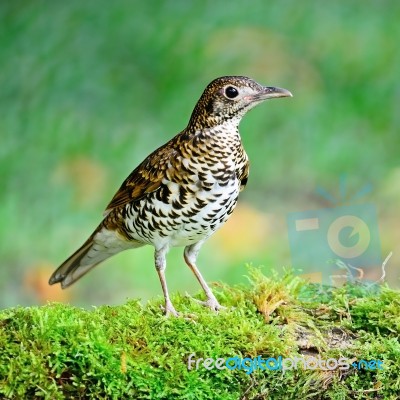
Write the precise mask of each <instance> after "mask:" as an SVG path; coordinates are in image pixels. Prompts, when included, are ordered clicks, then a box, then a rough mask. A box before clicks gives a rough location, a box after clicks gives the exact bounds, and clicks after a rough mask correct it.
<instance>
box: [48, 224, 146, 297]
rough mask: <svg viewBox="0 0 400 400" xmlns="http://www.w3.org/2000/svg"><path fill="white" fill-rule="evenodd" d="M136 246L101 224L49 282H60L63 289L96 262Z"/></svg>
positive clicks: (51, 283) (55, 272)
mask: <svg viewBox="0 0 400 400" xmlns="http://www.w3.org/2000/svg"><path fill="white" fill-rule="evenodd" d="M131 247H138V246H134V245H132V244H129V243H128V242H127V241H126V240H123V239H122V238H121V237H120V236H119V235H118V234H117V232H115V231H109V230H108V229H106V228H105V227H102V226H101V225H100V226H99V227H98V228H97V229H96V231H95V232H94V233H93V234H92V236H90V238H89V239H88V240H87V241H86V242H85V243H84V244H83V245H82V246H81V247H80V248H79V249H78V250H77V251H76V252H75V253H74V254H72V256H71V257H69V258H68V259H67V260H66V261H64V262H63V263H62V264H61V265H60V266H59V267H58V268H57V269H56V271H54V273H53V275H51V277H50V279H49V284H50V285H53V284H55V283H61V287H62V288H63V289H64V288H66V287H68V286H70V285H72V284H73V283H74V282H76V281H77V280H78V279H79V278H81V277H82V276H83V275H85V274H86V273H87V272H89V271H90V270H91V269H92V268H94V267H95V266H96V265H97V264H99V263H101V262H102V261H104V260H106V259H107V258H109V257H111V256H112V255H114V254H117V253H119V252H120V251H122V250H125V249H128V248H131Z"/></svg>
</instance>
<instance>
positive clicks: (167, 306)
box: [161, 302, 179, 317]
mask: <svg viewBox="0 0 400 400" xmlns="http://www.w3.org/2000/svg"><path fill="white" fill-rule="evenodd" d="M161 309H162V310H163V311H164V313H165V316H166V317H169V316H170V315H172V316H174V317H179V313H178V311H176V310H175V307H174V306H173V305H172V303H170V302H169V303H166V304H165V306H161Z"/></svg>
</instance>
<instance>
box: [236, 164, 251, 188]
mask: <svg viewBox="0 0 400 400" xmlns="http://www.w3.org/2000/svg"><path fill="white" fill-rule="evenodd" d="M238 172H239V173H238V174H237V177H238V179H239V180H240V191H242V190H243V189H244V188H245V187H246V185H247V180H248V179H249V172H250V164H249V162H247V163H246V164H245V166H244V168H243V169H241V170H239V171H238Z"/></svg>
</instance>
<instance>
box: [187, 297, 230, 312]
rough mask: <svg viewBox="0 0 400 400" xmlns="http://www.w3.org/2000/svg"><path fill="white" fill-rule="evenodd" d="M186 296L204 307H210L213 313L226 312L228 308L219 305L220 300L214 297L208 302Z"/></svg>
mask: <svg viewBox="0 0 400 400" xmlns="http://www.w3.org/2000/svg"><path fill="white" fill-rule="evenodd" d="M186 296H187V297H189V298H190V299H192V300H194V301H195V302H196V303H198V304H201V305H202V306H204V307H208V308H209V309H210V310H212V311H215V312H217V311H219V310H225V309H226V307H224V306H221V304H219V303H218V300H217V299H216V298H215V297H214V296H213V297H211V296H210V297H209V298H208V299H207V300H205V301H204V300H199V299H196V298H194V297H192V296H190V294H188V293H186Z"/></svg>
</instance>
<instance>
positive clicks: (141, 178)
mask: <svg viewBox="0 0 400 400" xmlns="http://www.w3.org/2000/svg"><path fill="white" fill-rule="evenodd" d="M174 139H175V138H173V139H172V140H170V141H169V142H168V143H166V144H165V145H164V146H161V147H160V148H158V149H157V150H155V151H154V152H153V153H152V154H150V155H149V156H148V157H147V158H146V159H145V160H144V161H143V162H142V163H141V164H140V165H139V166H138V167H137V168H135V169H134V170H133V171H132V173H131V174H130V175H129V176H128V177H127V178H126V179H125V181H124V183H123V184H122V185H121V187H120V188H119V190H118V191H117V193H116V194H115V195H114V197H113V199H112V200H111V202H110V204H109V205H108V206H107V209H106V211H105V212H104V215H107V214H108V213H109V212H110V211H111V210H113V209H114V208H116V207H122V206H124V205H125V204H128V203H130V202H132V201H137V200H139V199H141V198H142V197H143V196H145V195H146V194H147V193H151V192H154V191H155V190H157V189H158V188H159V187H160V185H161V182H162V180H163V178H164V177H165V176H166V173H167V170H168V168H169V165H170V164H169V161H170V160H171V159H173V157H174V156H175V155H176V150H175V143H174V142H175V140H174Z"/></svg>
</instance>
